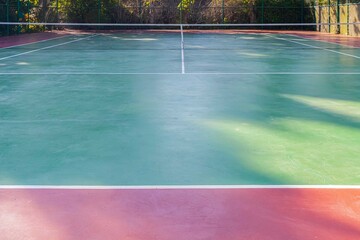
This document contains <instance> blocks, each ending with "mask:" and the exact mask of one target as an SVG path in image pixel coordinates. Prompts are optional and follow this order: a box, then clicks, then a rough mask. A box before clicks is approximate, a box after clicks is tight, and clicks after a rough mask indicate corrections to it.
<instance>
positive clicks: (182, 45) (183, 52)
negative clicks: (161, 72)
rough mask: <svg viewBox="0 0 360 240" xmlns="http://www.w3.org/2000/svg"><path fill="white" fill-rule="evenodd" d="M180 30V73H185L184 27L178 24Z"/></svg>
mask: <svg viewBox="0 0 360 240" xmlns="http://www.w3.org/2000/svg"><path fill="white" fill-rule="evenodd" d="M180 32H181V73H182V74H185V50H184V29H183V25H180Z"/></svg>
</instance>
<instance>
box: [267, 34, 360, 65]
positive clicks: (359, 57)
mask: <svg viewBox="0 0 360 240" xmlns="http://www.w3.org/2000/svg"><path fill="white" fill-rule="evenodd" d="M266 36H268V37H271V38H275V39H279V40H283V41H287V42H291V43H296V44H299V45H303V46H306V47H310V48H315V49H321V50H324V51H328V52H333V53H337V54H341V55H344V56H348V57H353V58H356V59H360V56H356V55H352V54H348V53H343V52H340V51H336V50H332V49H327V48H322V47H317V46H313V45H310V44H306V43H301V42H298V41H294V40H290V39H286V38H279V37H275V36H272V35H271V34H267V35H266Z"/></svg>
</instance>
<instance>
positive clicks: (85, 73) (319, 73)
mask: <svg viewBox="0 0 360 240" xmlns="http://www.w3.org/2000/svg"><path fill="white" fill-rule="evenodd" d="M182 74H185V75H360V72H194V73H141V72H138V73H131V72H130V73H125V72H123V73H122V72H48V73H46V72H33V73H31V72H0V75H182Z"/></svg>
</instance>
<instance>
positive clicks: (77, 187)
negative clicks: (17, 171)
mask: <svg viewBox="0 0 360 240" xmlns="http://www.w3.org/2000/svg"><path fill="white" fill-rule="evenodd" d="M0 189H30V190H31V189H43V190H52V189H54V190H157V189H158V190H191V189H198V190H202V189H214V190H221V189H234V190H236V189H300V190H301V189H335V190H336V189H349V190H351V189H352V190H360V186H359V185H143V186H136V185H133V186H131V185H125V186H118V185H114V186H100V185H99V186H87V185H84V186H82V185H0Z"/></svg>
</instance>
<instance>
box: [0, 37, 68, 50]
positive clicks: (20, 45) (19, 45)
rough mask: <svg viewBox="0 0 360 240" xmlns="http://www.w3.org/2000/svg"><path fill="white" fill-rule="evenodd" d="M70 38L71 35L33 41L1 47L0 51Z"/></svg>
mask: <svg viewBox="0 0 360 240" xmlns="http://www.w3.org/2000/svg"><path fill="white" fill-rule="evenodd" d="M70 36H72V35H65V36H61V37H56V38H49V39H45V40H40V41H35V42H30V43H24V44H18V45H13V46H9V47H3V48H0V50H2V49H9V48H15V47H22V46H26V45H31V44H36V43H42V42H47V41H51V40H56V39H61V38H65V37H70Z"/></svg>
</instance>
